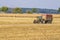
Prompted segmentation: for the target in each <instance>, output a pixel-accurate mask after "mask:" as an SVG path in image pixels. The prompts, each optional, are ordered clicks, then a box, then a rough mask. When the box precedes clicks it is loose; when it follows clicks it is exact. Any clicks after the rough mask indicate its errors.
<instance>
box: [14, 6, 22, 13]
mask: <svg viewBox="0 0 60 40" xmlns="http://www.w3.org/2000/svg"><path fill="white" fill-rule="evenodd" d="M13 13H22V9H21V8H18V7H17V8H14V9H13Z"/></svg>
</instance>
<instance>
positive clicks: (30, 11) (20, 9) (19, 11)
mask: <svg viewBox="0 0 60 40" xmlns="http://www.w3.org/2000/svg"><path fill="white" fill-rule="evenodd" d="M8 9H9V8H8V7H6V6H3V7H1V8H0V11H2V12H7V11H8ZM36 12H37V9H36V8H32V10H27V11H26V13H29V14H32V13H36ZM12 13H22V8H19V7H16V8H13V10H12Z"/></svg>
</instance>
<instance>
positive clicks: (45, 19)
mask: <svg viewBox="0 0 60 40" xmlns="http://www.w3.org/2000/svg"><path fill="white" fill-rule="evenodd" d="M52 20H53V16H52V15H51V14H46V15H42V16H38V17H37V19H36V20H34V21H33V23H52Z"/></svg>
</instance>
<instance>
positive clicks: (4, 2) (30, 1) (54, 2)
mask: <svg viewBox="0 0 60 40" xmlns="http://www.w3.org/2000/svg"><path fill="white" fill-rule="evenodd" d="M1 6H8V7H21V8H47V9H58V8H59V7H60V0H0V7H1Z"/></svg>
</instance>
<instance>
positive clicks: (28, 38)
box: [0, 14, 60, 40]
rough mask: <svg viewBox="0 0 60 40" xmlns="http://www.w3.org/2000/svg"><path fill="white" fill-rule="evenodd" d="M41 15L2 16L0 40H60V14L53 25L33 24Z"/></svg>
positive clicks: (0, 15) (54, 16)
mask: <svg viewBox="0 0 60 40" xmlns="http://www.w3.org/2000/svg"><path fill="white" fill-rule="evenodd" d="M40 15H41V14H0V40H60V14H52V15H53V23H52V24H33V20H34V19H36V16H40Z"/></svg>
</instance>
